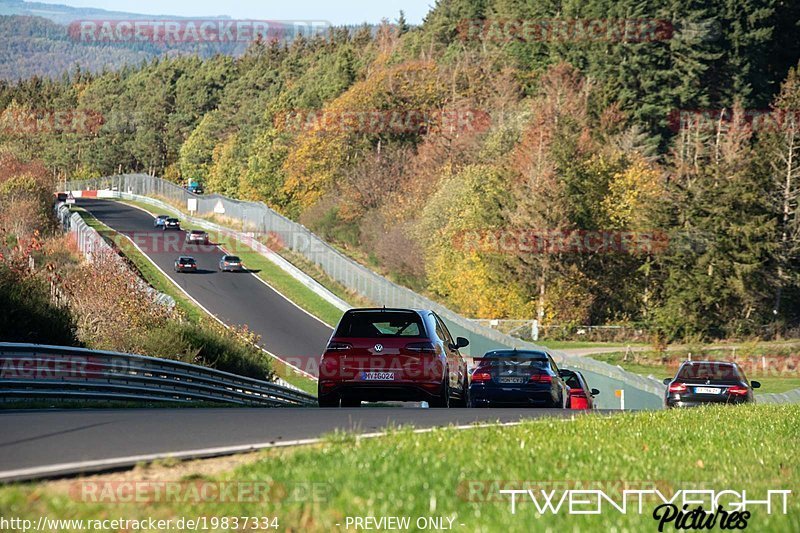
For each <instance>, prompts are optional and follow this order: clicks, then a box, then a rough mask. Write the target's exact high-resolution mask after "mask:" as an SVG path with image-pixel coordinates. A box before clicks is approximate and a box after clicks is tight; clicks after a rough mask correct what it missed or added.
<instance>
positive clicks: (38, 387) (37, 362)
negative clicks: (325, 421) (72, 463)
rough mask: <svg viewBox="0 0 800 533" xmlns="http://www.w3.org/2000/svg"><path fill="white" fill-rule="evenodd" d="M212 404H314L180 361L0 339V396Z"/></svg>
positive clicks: (271, 386) (262, 384) (267, 384)
mask: <svg viewBox="0 0 800 533" xmlns="http://www.w3.org/2000/svg"><path fill="white" fill-rule="evenodd" d="M26 398H33V399H37V398H38V399H53V398H58V399H62V400H70V399H76V400H81V399H101V400H121V401H152V402H179V403H186V402H200V401H203V402H215V403H228V404H235V405H249V406H261V407H287V406H314V405H316V404H317V399H316V398H315V397H314V396H311V395H310V394H306V393H305V392H301V391H297V390H293V389H290V388H287V387H283V386H281V385H276V384H274V383H270V382H268V381H260V380H257V379H252V378H248V377H243V376H237V375H235V374H230V373H228V372H222V371H220V370H214V369H211V368H207V367H202V366H198V365H192V364H189V363H184V362H181V361H172V360H169V359H158V358H155V357H145V356H142V355H133V354H125V353H118V352H106V351H96V350H87V349H83V348H72V347H65V346H49V345H39V344H20V343H7V342H0V399H2V400H4V401H7V400H19V399H26Z"/></svg>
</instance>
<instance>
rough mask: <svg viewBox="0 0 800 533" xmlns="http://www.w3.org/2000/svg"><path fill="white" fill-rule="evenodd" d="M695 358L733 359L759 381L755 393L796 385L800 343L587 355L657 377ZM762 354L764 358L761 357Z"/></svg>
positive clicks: (799, 381)
mask: <svg viewBox="0 0 800 533" xmlns="http://www.w3.org/2000/svg"><path fill="white" fill-rule="evenodd" d="M689 354H692V355H691V358H692V359H693V360H695V361H698V360H718V361H731V360H736V361H737V362H738V363H739V365H740V366H741V367H742V368H743V369H744V371H745V374H746V375H747V378H748V379H750V380H751V381H752V380H755V381H758V382H759V383H761V388H758V389H756V391H755V392H756V394H765V393H779V392H786V391H788V390H792V389H796V388H798V387H800V364H798V363H800V358H798V354H800V345H798V343H796V341H795V342H770V343H758V344H749V345H741V346H735V347H734V346H714V345H709V346H701V347H698V346H694V347H688V346H682V347H676V349H670V350H669V351H661V352H658V351H654V350H647V351H640V352H636V351H630V352H625V351H620V352H611V353H598V354H591V355H589V356H588V357H591V358H593V359H596V360H598V361H604V362H606V363H609V364H612V365H619V366H621V367H622V368H623V369H625V370H627V371H629V372H635V373H637V374H642V375H644V376H648V375H652V376H654V377H656V378H658V379H664V378H668V377H669V378H671V377H674V376H675V373H676V372H677V370H678V367H679V366H680V364H681V362H683V361H686V360H687V359H688V358H689ZM762 357H764V358H765V360H762Z"/></svg>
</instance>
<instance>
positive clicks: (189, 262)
mask: <svg viewBox="0 0 800 533" xmlns="http://www.w3.org/2000/svg"><path fill="white" fill-rule="evenodd" d="M175 272H197V261H195V260H194V257H189V256H186V255H182V256H180V257H179V258H177V259H176V260H175Z"/></svg>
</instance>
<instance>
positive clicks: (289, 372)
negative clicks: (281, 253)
mask: <svg viewBox="0 0 800 533" xmlns="http://www.w3.org/2000/svg"><path fill="white" fill-rule="evenodd" d="M72 210H73V211H75V212H77V213H78V214H80V216H81V217H82V218H83V220H84V221H85V222H86V224H88V225H89V226H91V227H92V228H94V229H95V230H96V231H97V232H98V233H100V235H102V236H103V237H104V238H106V239H107V240H109V241H110V242H111V243H112V244H114V245H115V247H116V248H117V249H118V250H120V251H121V252H122V253H123V254H124V255H125V257H126V258H127V259H128V260H130V262H131V263H132V264H133V266H134V267H135V268H136V270H137V271H138V272H139V275H140V276H141V277H142V278H143V279H144V280H145V281H147V283H149V284H150V285H151V286H152V287H154V288H155V289H156V290H158V291H160V292H163V293H165V294H167V295H169V296H171V297H172V298H174V299H175V303H176V305H178V307H179V308H180V309H181V310H182V311H183V312H184V313H185V315H186V317H187V318H188V319H189V320H190V321H192V322H194V323H200V322H201V321H202V319H203V318H204V317H206V316H207V315H206V312H205V311H204V310H203V309H202V308H200V307H199V306H198V305H197V304H195V303H194V301H192V300H191V299H190V298H188V297H187V296H186V294H184V292H183V291H181V290H180V289H178V287H177V286H176V285H175V284H174V283H173V282H172V281H171V280H170V279H169V278H168V277H167V276H165V275H164V274H162V273H161V271H160V270H159V269H158V268H156V267H155V266H154V265H153V263H152V262H151V261H150V260H149V259H148V258H147V257H146V256H145V255H144V254H143V253H141V252H140V251H139V250H138V249H137V248H136V247H135V246H133V244H132V243H131V241H130V240H129V239H128V238H127V237H125V236H123V235H120V234H119V233H118V232H116V231H114V230H113V229H111V228H109V227H108V226H106V225H105V224H103V223H102V222H100V221H99V220H97V219H96V218H95V217H94V216H92V215H91V213H89V212H88V211H86V210H85V209H83V208H80V207H73V209H72ZM248 266H249V265H248ZM251 268H252V267H251ZM276 268H277V267H276ZM326 303H327V302H326ZM272 363H273V364H272V370H273V372H274V373H275V375H277V376H278V377H280V378H281V379H283V380H284V381H286V382H287V383H290V384H291V385H294V386H295V387H297V388H299V389H301V390H303V391H305V392H308V393H311V394H314V395H316V393H317V382H316V381H315V380H313V379H309V378H307V377H305V376H303V375H302V374H299V373H298V372H296V371H295V370H294V369H292V368H291V367H289V366H288V365H286V364H285V363H283V362H282V361H281V360H279V359H274V358H273V359H272Z"/></svg>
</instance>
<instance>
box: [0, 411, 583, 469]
mask: <svg viewBox="0 0 800 533" xmlns="http://www.w3.org/2000/svg"><path fill="white" fill-rule="evenodd" d="M540 419H548V420H549V419H550V417H541V418H531V419H528V420H525V421H529V420H540ZM558 420H560V421H562V422H571V421H574V420H575V415H574V414H572V415H571V416H570V417H569V418H560V419H558ZM522 423H523V420H518V421H515V422H495V423H475V424H460V425H457V426H434V427H429V428H417V429H413V430H411V432H412V433H415V434H422V433H431V432H433V431H437V430H449V429H453V430H456V431H463V430H468V429H484V428H490V427H512V426H518V425H520V424H522ZM388 434H389V431H375V432H371V433H361V434H357V435H355V438H356V439H374V438H379V437H385V436H386V435H388ZM323 440H324V439H323V438H321V437H311V438H307V439H295V440H288V441H282V442H275V441H268V442H259V443H253V444H237V445H232V446H218V447H214V448H199V449H196V450H186V451H182V452H164V453H151V454H143V455H129V456H126V457H115V458H110V459H98V460H92V461H75V462H70V463H59V464H54V465H47V466H35V467H30V468H20V469H17V470H6V471H4V472H0V481H6V482H7V481H19V480H22V479H33V478H37V477H50V476H57V475H66V474H74V473H88V472H98V471H102V470H109V469H115V468H122V467H126V466H133V465H136V464H137V463H141V462H152V461H156V460H159V459H207V458H210V457H219V456H222V455H233V454H237V453H244V452H249V451H255V450H264V449H268V448H287V447H291V446H304V445H309V444H319V443H321V442H323Z"/></svg>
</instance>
